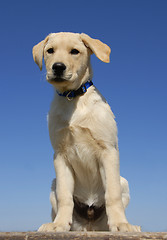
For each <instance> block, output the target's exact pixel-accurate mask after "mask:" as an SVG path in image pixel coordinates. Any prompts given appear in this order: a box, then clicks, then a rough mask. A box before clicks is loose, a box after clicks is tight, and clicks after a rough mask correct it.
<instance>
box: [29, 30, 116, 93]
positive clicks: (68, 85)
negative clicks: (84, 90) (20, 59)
mask: <svg viewBox="0 0 167 240" xmlns="http://www.w3.org/2000/svg"><path fill="white" fill-rule="evenodd" d="M110 51H111V50H110V48H109V47H108V46H107V45H106V44H104V43H102V42H101V41H99V40H97V39H93V38H91V37H89V36H88V35H86V34H84V33H82V34H78V33H51V34H50V35H48V36H47V37H46V38H45V39H44V40H43V41H41V42H40V43H38V44H37V45H35V46H34V47H33V58H34V61H35V62H36V63H37V65H38V66H39V68H40V70H42V59H43V57H44V61H45V65H46V70H47V75H46V78H47V81H48V82H49V83H51V84H53V85H54V86H55V87H56V88H57V89H58V90H60V91H66V90H69V89H70V90H72V89H77V88H78V87H80V85H81V84H82V83H84V82H86V81H87V80H88V79H89V78H90V75H91V67H90V55H91V54H92V53H94V54H95V55H96V56H97V57H98V58H99V59H100V60H101V61H103V62H106V63H108V62H109V55H110Z"/></svg>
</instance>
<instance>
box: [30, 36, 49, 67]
mask: <svg viewBox="0 0 167 240" xmlns="http://www.w3.org/2000/svg"><path fill="white" fill-rule="evenodd" d="M47 41H48V37H46V38H45V39H44V40H43V41H41V42H39V43H38V44H37V45H35V46H34V47H33V50H32V54H33V58H34V61H35V63H36V64H37V65H38V66H39V68H40V70H42V59H43V50H44V47H45V44H46V42H47Z"/></svg>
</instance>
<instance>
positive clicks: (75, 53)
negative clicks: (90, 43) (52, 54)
mask: <svg viewBox="0 0 167 240" xmlns="http://www.w3.org/2000/svg"><path fill="white" fill-rule="evenodd" d="M70 53H71V54H72V55H77V54H78V53H79V51H78V50H77V49H75V48H74V49H72V50H71V52H70Z"/></svg>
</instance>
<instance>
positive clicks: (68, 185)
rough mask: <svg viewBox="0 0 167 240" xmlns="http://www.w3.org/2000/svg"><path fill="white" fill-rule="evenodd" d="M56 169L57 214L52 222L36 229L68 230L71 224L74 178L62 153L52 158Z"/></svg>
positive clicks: (48, 230)
mask: <svg viewBox="0 0 167 240" xmlns="http://www.w3.org/2000/svg"><path fill="white" fill-rule="evenodd" d="M54 166H55V171H56V195H57V202H58V210H57V215H56V217H55V220H54V221H53V223H47V224H43V225H42V226H41V227H40V228H39V230H38V231H44V232H45V231H47V232H50V231H54V232H55V231H56V232H64V231H69V230H70V228H71V224H72V214H73V206H74V203H73V191H74V178H73V174H72V171H71V169H70V167H69V166H68V164H67V163H66V159H65V158H64V157H63V156H62V155H57V157H56V158H55V159H54Z"/></svg>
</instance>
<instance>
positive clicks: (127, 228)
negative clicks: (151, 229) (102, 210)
mask: <svg viewBox="0 0 167 240" xmlns="http://www.w3.org/2000/svg"><path fill="white" fill-rule="evenodd" d="M110 231H112V232H141V227H140V226H135V225H131V224H129V223H119V224H113V225H112V226H111V227H110Z"/></svg>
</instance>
